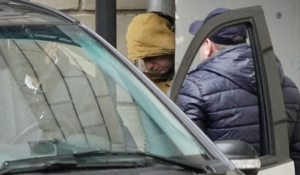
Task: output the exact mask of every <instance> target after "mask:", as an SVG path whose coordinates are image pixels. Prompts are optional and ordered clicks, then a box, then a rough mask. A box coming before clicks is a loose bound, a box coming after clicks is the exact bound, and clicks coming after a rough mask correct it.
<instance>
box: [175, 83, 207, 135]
mask: <svg viewBox="0 0 300 175" xmlns="http://www.w3.org/2000/svg"><path fill="white" fill-rule="evenodd" d="M179 102H180V108H181V109H182V110H183V112H184V113H185V114H186V115H187V116H188V117H189V118H190V119H191V120H192V121H193V122H194V123H195V124H196V125H197V126H198V127H199V128H201V129H202V130H203V131H204V132H205V131H206V128H205V122H206V117H205V114H204V109H203V106H204V102H203V99H202V96H201V92H200V90H199V87H198V86H197V84H195V83H194V82H193V81H191V80H190V79H189V78H188V79H186V80H185V81H184V83H183V86H182V87H181V90H180V92H179Z"/></svg>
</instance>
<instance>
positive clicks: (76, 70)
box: [0, 25, 205, 163]
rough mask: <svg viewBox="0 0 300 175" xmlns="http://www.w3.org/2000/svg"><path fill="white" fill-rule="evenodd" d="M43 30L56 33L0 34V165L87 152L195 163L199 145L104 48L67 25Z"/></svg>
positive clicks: (199, 148)
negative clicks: (182, 159) (145, 155)
mask: <svg viewBox="0 0 300 175" xmlns="http://www.w3.org/2000/svg"><path fill="white" fill-rule="evenodd" d="M25 28H30V30H31V31H35V33H39V29H40V27H38V26H37V27H36V28H34V27H32V26H31V27H26V26H25ZM1 30H2V29H1V28H0V31H1ZM51 30H54V31H53V32H52V34H51V37H53V36H56V34H57V33H58V35H57V37H56V38H52V39H50V38H51V37H50V35H49V36H46V35H47V34H46V33H43V37H41V36H39V37H37V36H35V37H32V34H31V35H28V36H27V37H20V35H17V36H16V37H15V36H14V35H13V34H11V33H10V34H5V33H4V34H2V37H1V39H0V81H1V82H2V83H1V84H0V96H1V100H2V103H1V104H4V105H1V106H0V109H1V111H2V112H1V121H2V122H1V123H0V128H1V130H2V132H0V154H1V155H0V163H3V162H4V161H9V160H19V159H27V158H34V157H49V156H57V155H66V154H73V153H74V152H84V151H93V150H108V151H110V152H118V151H122V152H124V151H125V152H126V151H142V152H149V153H151V154H154V155H159V156H162V157H177V158H178V157H185V158H186V157H187V156H197V155H198V156H199V158H200V160H203V157H202V156H203V155H204V154H205V153H204V150H203V149H202V147H201V146H200V145H199V144H198V143H197V142H196V141H195V140H194V138H193V137H192V136H191V135H190V134H189V133H188V132H187V131H186V129H185V128H184V127H183V126H182V125H181V124H180V123H179V122H178V121H177V120H176V119H175V118H174V116H173V115H172V114H171V113H170V111H168V110H167V109H166V107H165V106H163V105H162V104H161V102H160V101H159V100H158V99H157V98H156V97H155V96H153V95H152V94H151V92H150V91H149V90H148V89H147V88H146V87H144V85H143V84H142V83H141V82H140V81H139V80H138V79H137V78H136V77H135V76H134V75H133V74H132V73H130V71H129V70H127V69H126V67H124V66H123V65H122V64H121V63H119V61H118V60H117V59H116V58H115V57H114V56H113V55H111V54H110V53H109V52H108V51H107V50H106V49H105V48H104V47H101V46H100V45H98V44H97V43H96V42H95V41H94V40H93V39H91V38H90V37H88V35H86V34H85V33H84V32H83V31H81V30H80V29H79V28H77V27H74V26H66V25H64V26H55V27H51ZM55 30H58V31H55ZM2 31H4V32H9V31H13V30H2ZM26 31H27V30H26ZM25 35H26V34H24V35H22V36H25ZM61 37H62V38H61ZM57 143H60V144H57ZM61 143H64V144H67V145H72V146H66V147H62V146H61V145H62V144H61ZM187 160H188V159H187Z"/></svg>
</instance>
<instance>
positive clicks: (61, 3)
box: [30, 0, 147, 57]
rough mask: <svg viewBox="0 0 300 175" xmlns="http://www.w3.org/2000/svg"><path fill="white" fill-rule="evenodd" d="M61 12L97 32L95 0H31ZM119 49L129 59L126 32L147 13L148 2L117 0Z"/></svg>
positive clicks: (141, 0)
mask: <svg viewBox="0 0 300 175" xmlns="http://www.w3.org/2000/svg"><path fill="white" fill-rule="evenodd" d="M30 2H36V3H39V4H43V5H47V6H50V7H53V8H55V9H58V10H61V11H63V12H65V13H67V14H69V15H71V16H73V17H74V18H76V19H78V20H79V21H80V22H82V23H83V24H85V25H86V26H88V27H89V28H91V29H93V30H95V0H51V1H50V0H30ZM116 4H117V7H116V8H117V49H118V50H119V51H120V52H121V53H122V54H123V55H124V56H125V57H127V50H126V40H125V36H126V31H127V26H128V25H129V23H130V21H131V20H132V18H133V17H134V16H136V15H137V14H140V13H145V12H146V11H147V0H116Z"/></svg>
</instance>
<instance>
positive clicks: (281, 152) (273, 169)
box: [169, 6, 295, 175]
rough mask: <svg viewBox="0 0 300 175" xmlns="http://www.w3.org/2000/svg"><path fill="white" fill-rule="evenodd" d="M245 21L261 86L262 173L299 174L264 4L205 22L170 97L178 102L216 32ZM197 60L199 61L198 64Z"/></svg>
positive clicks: (179, 72) (260, 154)
mask: <svg viewBox="0 0 300 175" xmlns="http://www.w3.org/2000/svg"><path fill="white" fill-rule="evenodd" d="M237 24H243V25H245V26H246V27H247V31H248V40H247V43H248V44H249V45H250V46H251V49H252V55H253V62H254V67H255V74H256V82H257V89H258V96H257V98H258V104H259V123H260V153H259V158H260V161H261V168H260V170H259V173H258V174H259V175H265V174H273V175H277V174H278V175H279V174H280V175H282V174H286V175H287V174H295V170H294V163H293V161H292V160H291V159H290V156H289V139H288V130H287V122H286V114H285V107H284V102H283V95H282V88H281V82H280V78H279V71H278V68H277V63H276V55H275V54H274V51H273V46H272V43H271V39H270V35H269V31H268V27H267V24H266V20H265V17H264V12H263V9H262V8H261V7H260V6H255V7H249V8H243V9H237V10H231V11H228V12H225V13H222V14H219V15H217V16H214V17H212V18H211V19H210V20H208V21H207V22H205V24H204V25H203V26H202V28H201V29H200V30H199V31H198V33H197V34H196V35H195V37H194V38H193V40H192V42H191V44H190V46H189V47H188V49H187V51H186V53H185V55H184V58H183V59H182V62H181V65H180V66H179V69H178V71H177V73H176V76H175V78H174V81H173V84H172V86H171V88H170V92H169V95H170V98H171V99H172V100H173V101H174V102H175V103H177V104H179V102H178V94H179V90H180V88H181V86H182V84H183V81H184V79H185V78H186V77H187V74H188V72H189V70H191V69H192V68H195V67H193V66H191V65H197V61H198V62H199V61H200V59H199V58H198V51H199V48H200V46H201V44H202V43H203V42H204V41H205V39H206V38H208V37H210V36H211V35H212V34H213V33H214V32H216V31H218V30H220V29H222V28H225V27H228V26H231V25H237ZM195 62H196V64H195Z"/></svg>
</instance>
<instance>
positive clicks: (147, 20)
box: [126, 13, 175, 61]
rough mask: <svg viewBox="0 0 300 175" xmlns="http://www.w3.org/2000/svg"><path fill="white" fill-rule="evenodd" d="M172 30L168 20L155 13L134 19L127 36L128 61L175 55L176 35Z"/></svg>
mask: <svg viewBox="0 0 300 175" xmlns="http://www.w3.org/2000/svg"><path fill="white" fill-rule="evenodd" d="M170 28H171V24H170V22H169V21H168V20H166V19H164V18H162V17H159V16H158V15H156V14H154V13H145V14H140V15H137V16H136V17H134V18H133V20H132V21H131V23H130V24H129V26H128V30H127V34H126V42H127V51H128V59H129V60H131V61H132V60H136V59H141V58H146V57H153V56H158V55H172V54H174V51H175V34H174V32H172V31H171V29H170Z"/></svg>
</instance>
